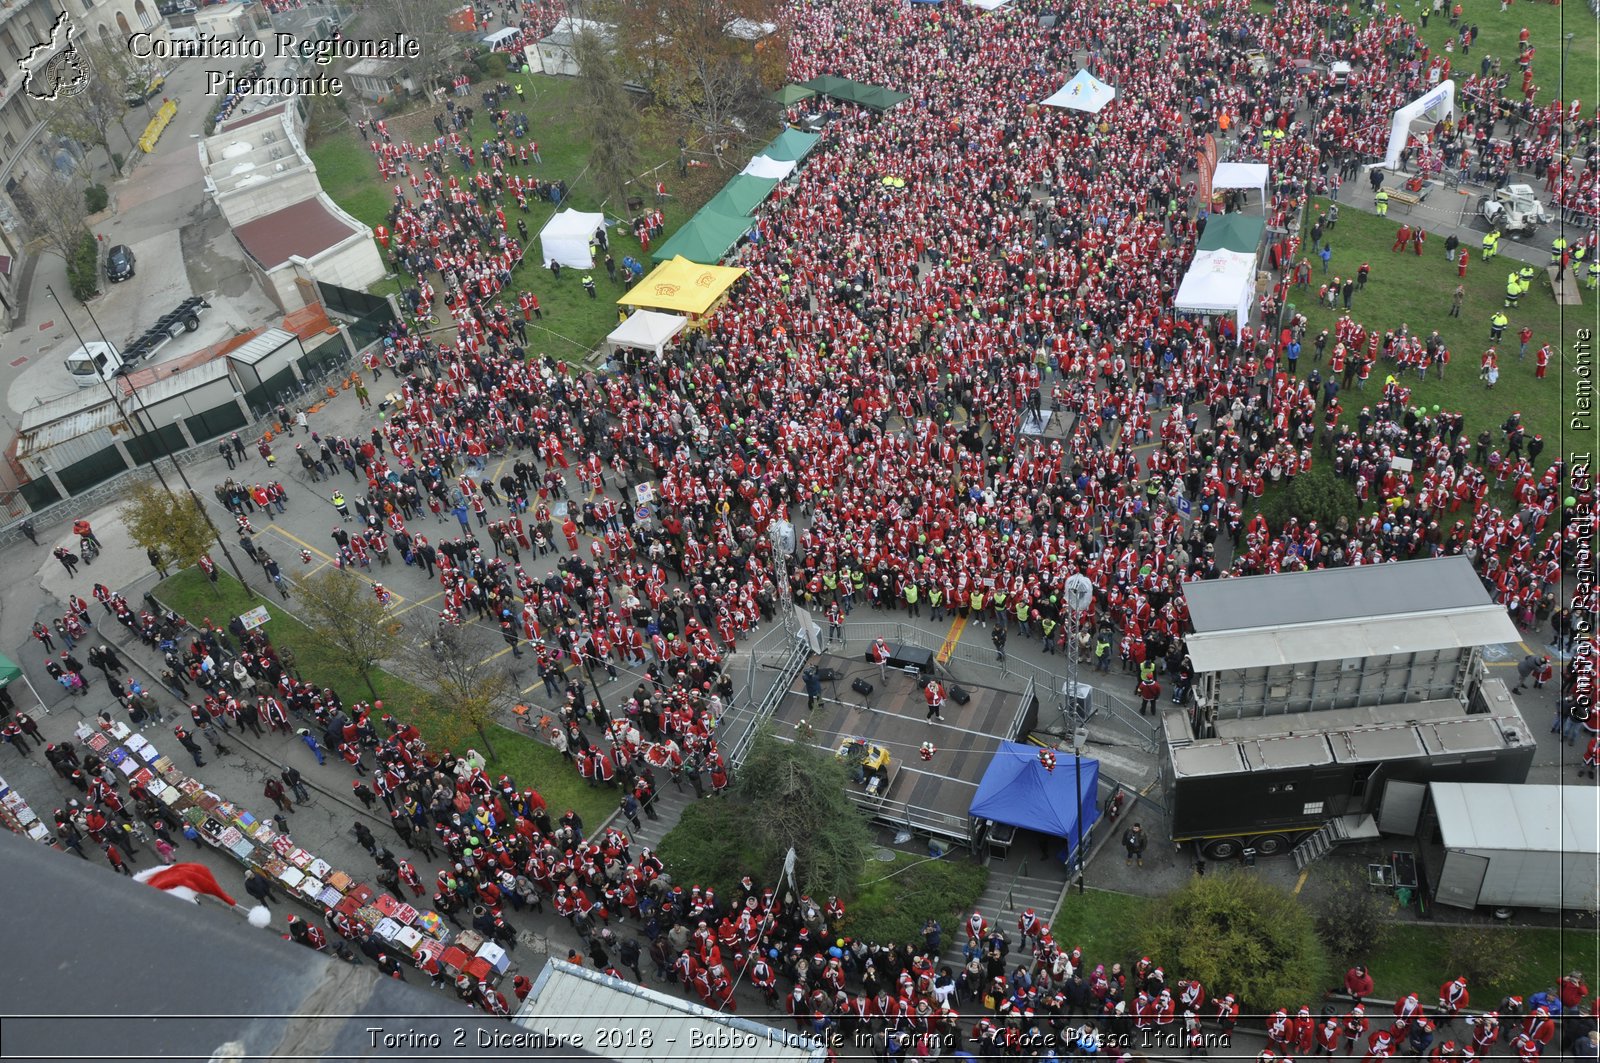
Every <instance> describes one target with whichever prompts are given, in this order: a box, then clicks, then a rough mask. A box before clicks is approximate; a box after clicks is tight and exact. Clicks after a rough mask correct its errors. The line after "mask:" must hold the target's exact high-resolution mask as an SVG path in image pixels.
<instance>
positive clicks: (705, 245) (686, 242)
mask: <svg viewBox="0 0 1600 1063" xmlns="http://www.w3.org/2000/svg"><path fill="white" fill-rule="evenodd" d="M751 224H752V223H751V221H750V219H749V218H747V217H745V216H743V215H734V214H723V213H722V212H721V211H716V210H711V209H709V208H708V207H702V208H701V209H700V212H699V213H697V214H696V215H695V216H694V217H692V218H690V219H689V220H688V221H687V222H685V223H684V226H683V228H681V229H679V230H678V231H677V232H675V233H673V234H672V236H671V237H670V238H669V239H668V240H667V241H666V243H664V244H662V245H661V246H660V247H659V248H657V249H656V250H654V251H652V252H651V253H650V259H651V261H654V262H665V261H667V260H669V259H671V258H672V257H673V256H675V255H682V256H683V257H684V258H686V259H688V260H689V261H690V262H698V263H700V264H701V265H702V266H714V265H716V264H717V263H718V262H720V261H721V260H722V256H723V255H725V254H727V253H728V249H729V248H730V247H732V246H733V245H734V244H736V243H738V242H739V237H741V236H743V235H744V234H745V233H747V232H749V231H750V226H751Z"/></svg>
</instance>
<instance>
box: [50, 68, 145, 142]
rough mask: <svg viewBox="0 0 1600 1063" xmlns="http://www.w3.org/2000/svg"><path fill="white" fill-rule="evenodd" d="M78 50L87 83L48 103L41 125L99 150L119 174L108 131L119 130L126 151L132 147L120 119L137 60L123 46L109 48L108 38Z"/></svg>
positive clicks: (125, 105) (126, 109) (128, 135)
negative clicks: (47, 115) (70, 93)
mask: <svg viewBox="0 0 1600 1063" xmlns="http://www.w3.org/2000/svg"><path fill="white" fill-rule="evenodd" d="M79 51H80V52H82V53H83V54H84V55H85V57H86V58H87V59H88V62H87V63H85V64H84V68H83V72H84V76H85V78H87V81H88V83H87V85H85V87H84V89H83V91H82V92H77V93H73V94H72V95H70V96H62V97H60V98H59V99H57V100H55V101H54V102H53V103H52V104H51V105H50V108H49V111H48V113H49V117H48V118H46V119H45V127H46V128H47V129H49V130H50V131H51V132H52V133H55V134H56V135H58V136H64V137H68V138H70V139H72V140H75V141H77V142H78V143H80V144H83V145H85V146H92V147H98V148H101V149H103V150H104V151H105V153H106V158H107V160H108V161H110V163H111V168H112V170H113V171H116V172H119V173H120V172H121V171H120V168H119V167H118V166H117V159H116V154H115V153H114V152H113V151H112V150H111V130H112V128H113V127H116V128H119V129H121V130H122V135H123V137H124V138H126V140H127V142H128V150H129V151H130V152H131V151H133V150H135V148H136V145H135V143H134V137H133V134H132V133H129V132H128V127H127V126H126V125H124V124H122V120H123V118H124V116H126V115H127V113H128V104H127V100H126V97H127V95H128V92H129V76H130V75H133V74H137V73H138V72H139V71H138V69H137V68H138V64H137V61H136V60H134V59H133V57H132V56H130V55H128V53H127V48H126V47H121V48H119V47H113V46H112V44H111V43H110V42H108V41H97V42H93V43H90V44H85V45H82V46H80V48H79ZM141 88H142V86H141Z"/></svg>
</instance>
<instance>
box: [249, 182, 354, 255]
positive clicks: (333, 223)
mask: <svg viewBox="0 0 1600 1063" xmlns="http://www.w3.org/2000/svg"><path fill="white" fill-rule="evenodd" d="M360 232H361V229H360V228H359V227H358V226H354V225H352V224H351V223H350V222H349V221H347V220H346V219H344V218H342V217H340V216H339V215H338V214H335V213H334V212H333V211H331V210H329V209H328V207H327V205H326V204H325V203H323V201H322V199H321V197H318V198H315V199H306V200H301V201H300V202H299V203H294V204H291V205H289V206H287V207H284V208H283V209H282V210H275V211H273V212H272V213H271V214H264V215H262V216H261V217H259V218H257V219H255V220H254V221H250V222H246V223H245V224H243V225H240V226H238V227H237V228H235V229H234V230H233V235H235V236H237V237H238V238H239V243H240V244H242V245H243V246H244V249H245V252H246V253H247V254H249V256H250V257H251V258H253V259H255V260H256V262H257V263H258V264H259V265H260V266H261V268H262V269H274V268H276V267H278V266H281V265H283V264H284V263H285V262H287V261H289V259H290V258H291V257H294V256H299V257H300V258H315V257H316V256H317V255H320V254H322V252H324V251H326V250H328V249H329V248H331V247H334V246H336V245H337V244H339V243H341V242H343V241H345V240H348V239H349V238H350V237H352V236H355V235H357V234H359V233H360Z"/></svg>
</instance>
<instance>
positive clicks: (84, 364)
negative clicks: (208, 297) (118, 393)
mask: <svg viewBox="0 0 1600 1063" xmlns="http://www.w3.org/2000/svg"><path fill="white" fill-rule="evenodd" d="M209 309H211V304H210V303H208V302H206V301H205V300H204V299H202V298H201V297H200V296H198V295H191V296H189V297H188V298H187V299H185V300H184V301H183V302H181V303H179V304H178V305H177V306H176V307H174V308H173V309H172V310H170V311H168V312H167V313H165V314H162V315H161V316H160V317H159V318H157V319H156V323H155V324H154V325H151V326H150V327H149V328H147V329H145V331H144V334H143V335H141V336H140V337H139V338H138V339H136V340H134V341H133V342H132V343H130V344H128V345H127V346H126V347H124V348H122V349H120V350H119V349H118V348H117V345H116V344H114V343H110V342H107V341H104V340H90V341H89V342H88V343H86V344H84V345H83V346H82V347H79V348H78V349H77V350H75V351H73V352H72V353H71V354H69V355H68V356H67V359H66V366H67V372H68V373H70V374H72V379H73V380H74V381H76V382H77V385H78V386H79V387H80V388H91V387H94V386H95V385H96V384H98V383H100V382H101V381H102V380H110V379H111V378H112V377H115V376H121V375H122V374H124V373H126V372H128V371H129V370H131V369H133V368H134V367H135V366H136V365H138V364H139V363H140V362H142V361H144V360H145V359H146V358H149V357H150V356H151V355H153V354H155V353H156V351H158V350H160V349H161V348H162V347H164V346H165V345H166V344H167V342H168V341H170V340H171V339H172V338H173V337H174V336H176V335H178V333H180V332H193V331H194V330H195V329H197V328H199V327H200V315H201V314H203V313H205V312H206V311H207V310H209Z"/></svg>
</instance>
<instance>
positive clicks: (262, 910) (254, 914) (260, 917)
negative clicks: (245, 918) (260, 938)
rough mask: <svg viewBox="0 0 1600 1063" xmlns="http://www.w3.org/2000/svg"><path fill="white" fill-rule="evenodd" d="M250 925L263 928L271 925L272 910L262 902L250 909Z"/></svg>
mask: <svg viewBox="0 0 1600 1063" xmlns="http://www.w3.org/2000/svg"><path fill="white" fill-rule="evenodd" d="M249 919H250V925H251V926H253V927H257V928H259V929H262V930H265V929H266V928H267V927H269V926H271V925H272V911H271V909H269V908H268V907H267V906H266V905H264V904H258V905H256V906H255V907H254V908H252V909H250V916H249Z"/></svg>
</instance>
